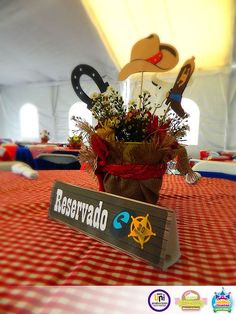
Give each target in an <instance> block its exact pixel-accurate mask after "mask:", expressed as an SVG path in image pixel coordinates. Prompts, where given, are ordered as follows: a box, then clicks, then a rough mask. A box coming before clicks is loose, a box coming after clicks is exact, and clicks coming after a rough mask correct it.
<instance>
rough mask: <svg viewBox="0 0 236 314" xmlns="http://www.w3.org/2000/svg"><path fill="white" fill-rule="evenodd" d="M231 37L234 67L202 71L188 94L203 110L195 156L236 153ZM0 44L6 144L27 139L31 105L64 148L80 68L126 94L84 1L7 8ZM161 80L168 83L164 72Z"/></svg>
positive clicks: (0, 110) (0, 106)
mask: <svg viewBox="0 0 236 314" xmlns="http://www.w3.org/2000/svg"><path fill="white" fill-rule="evenodd" d="M147 1H148V0H147ZM161 1H162V2H163V1H164V0H161ZM166 1H167V2H168V0H166ZM208 1H209V0H208ZM229 1H231V0H229ZM193 14H194V12H193ZM116 18H121V17H120V16H117V17H116V16H115V15H114V19H116ZM206 31H207V30H206ZM153 32H156V33H158V30H154V31H153ZM147 35H148V34H147ZM159 35H160V37H161V34H159ZM120 36H125V35H124V34H120ZM232 38H233V39H234V47H233V50H232V52H231V55H232V63H231V65H232V67H229V66H227V67H226V68H224V69H219V70H218V71H215V72H195V73H194V75H193V82H192V84H191V85H190V86H189V87H188V88H187V89H186V91H185V93H184V97H187V98H190V99H191V100H193V101H194V102H196V104H197V105H198V106H199V109H200V127H199V137H198V145H197V146H192V147H189V148H188V150H189V151H190V155H191V156H192V157H198V152H199V150H200V149H208V150H223V149H231V150H233V149H234V150H236V140H235V139H236V129H235V119H236V93H235V86H236V84H235V83H236V40H235V30H232ZM0 40H1V43H2V45H1V50H0V137H5V138H12V139H13V140H20V139H21V134H20V120H19V111H20V108H21V107H22V105H24V104H25V103H32V104H34V105H36V107H37V108H38V113H39V128H40V130H42V129H47V130H48V131H49V132H50V134H51V140H52V141H57V142H58V141H62V142H65V141H66V139H67V138H68V112H69V109H70V107H71V106H72V105H73V104H74V103H75V102H77V101H79V98H78V96H77V95H76V94H75V92H74V90H73V88H72V85H71V82H70V76H71V72H72V70H73V69H74V68H75V67H76V66H77V65H78V64H88V65H90V66H92V67H94V68H95V69H96V70H97V71H98V72H99V73H100V75H101V76H102V77H103V78H104V80H105V81H108V83H109V84H110V85H112V86H114V88H116V89H118V90H120V91H121V92H122V93H123V90H124V87H125V86H126V83H125V82H123V83H121V82H119V81H118V72H119V70H118V69H117V68H116V66H115V64H114V63H113V61H112V58H111V57H110V55H109V53H108V52H107V50H106V48H105V46H104V45H103V43H102V41H101V39H100V36H99V34H98V32H97V31H96V29H95V27H94V26H93V24H92V23H91V21H90V19H89V18H88V16H87V14H86V11H85V9H84V7H83V6H82V4H81V1H79V0H67V1H65V0H50V1H46V0H45V1H44V0H43V1H31V0H11V1H8V0H5V1H1V2H0ZM209 44H210V43H209ZM203 48H204V47H203ZM190 57H191V56H190ZM127 61H129V60H127ZM196 62H197V60H196ZM157 77H158V78H161V79H163V80H165V79H166V78H165V76H161V75H159V73H157ZM175 77H176V75H173V76H172V77H171V81H172V82H173V81H174V79H175ZM83 81H84V84H85V86H86V91H87V94H88V95H89V94H91V93H92V92H94V91H96V90H95V87H96V86H95V85H94V83H92V82H91V80H90V79H88V78H87V77H86V76H85V77H84V78H83ZM131 85H132V84H131ZM131 97H132V95H131ZM78 115H79V113H78Z"/></svg>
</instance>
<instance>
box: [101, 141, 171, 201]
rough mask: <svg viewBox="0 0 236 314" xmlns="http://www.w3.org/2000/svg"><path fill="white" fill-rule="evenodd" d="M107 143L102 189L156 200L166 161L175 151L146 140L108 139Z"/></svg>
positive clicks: (146, 199)
mask: <svg viewBox="0 0 236 314" xmlns="http://www.w3.org/2000/svg"><path fill="white" fill-rule="evenodd" d="M106 145H107V148H108V151H109V156H108V157H107V165H106V167H105V168H104V169H105V170H108V171H104V175H103V186H104V190H105V191H106V192H108V193H112V194H116V195H121V196H124V197H127V198H131V199H135V200H139V201H142V202H147V203H152V204H156V203H157V201H158V198H159V192H160V189H161V185H162V178H163V174H164V173H165V170H166V165H167V162H168V161H169V160H170V159H171V158H173V157H174V155H175V154H176V152H174V150H170V149H165V148H161V149H160V148H158V147H157V146H155V145H154V144H153V143H146V142H137V143H136V142H107V143H106ZM116 165H117V167H119V171H118V172H117V171H116ZM120 166H121V167H120ZM114 168H115V170H114ZM122 168H124V169H122ZM120 170H121V171H120Z"/></svg>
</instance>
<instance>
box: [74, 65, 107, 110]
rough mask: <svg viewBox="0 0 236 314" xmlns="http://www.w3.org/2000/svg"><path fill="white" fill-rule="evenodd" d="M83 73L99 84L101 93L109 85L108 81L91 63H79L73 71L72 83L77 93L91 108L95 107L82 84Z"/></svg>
mask: <svg viewBox="0 0 236 314" xmlns="http://www.w3.org/2000/svg"><path fill="white" fill-rule="evenodd" d="M82 75H87V76H89V77H90V78H91V79H92V80H93V81H94V82H95V84H96V85H97V87H98V88H99V90H100V92H101V93H104V92H105V91H106V89H107V87H108V86H109V84H108V83H107V82H104V81H103V79H102V77H101V76H100V75H99V73H98V72H97V71H96V70H95V69H94V68H93V67H91V66H90V65H87V64H79V65H78V66H77V67H75V68H74V70H73V71H72V73H71V83H72V86H73V88H74V91H75V93H76V95H77V96H78V97H79V98H80V99H81V100H82V101H83V102H85V103H86V104H87V108H88V109H89V110H91V109H92V107H93V102H92V99H91V98H90V97H89V96H88V95H87V94H86V93H85V91H84V90H83V89H82V87H81V84H80V79H81V76H82Z"/></svg>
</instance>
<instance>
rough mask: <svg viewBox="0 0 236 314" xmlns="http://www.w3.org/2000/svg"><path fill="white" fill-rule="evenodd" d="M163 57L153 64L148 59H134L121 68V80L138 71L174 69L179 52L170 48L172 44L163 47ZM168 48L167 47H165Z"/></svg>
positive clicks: (119, 77)
mask: <svg viewBox="0 0 236 314" xmlns="http://www.w3.org/2000/svg"><path fill="white" fill-rule="evenodd" d="M161 48H162V49H161V52H162V55H163V56H162V59H161V61H160V62H158V63H157V64H152V63H150V62H148V61H146V60H142V59H140V60H133V61H131V62H130V63H128V64H126V65H125V66H124V67H123V69H121V71H120V73H119V76H118V79H119V80H120V81H123V80H125V79H126V78H127V77H128V76H130V75H131V74H134V73H138V72H166V71H169V70H171V69H173V68H174V67H175V66H176V64H177V63H178V61H179V58H178V53H177V52H176V50H175V49H174V50H173V51H172V50H171V49H170V46H168V47H167V45H166V47H165V46H162V47H161ZM165 48H167V49H165ZM171 48H172V47H171Z"/></svg>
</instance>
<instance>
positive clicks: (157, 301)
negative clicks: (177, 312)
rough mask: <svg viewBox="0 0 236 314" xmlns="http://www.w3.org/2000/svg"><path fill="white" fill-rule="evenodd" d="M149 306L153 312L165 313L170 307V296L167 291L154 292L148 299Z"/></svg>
mask: <svg viewBox="0 0 236 314" xmlns="http://www.w3.org/2000/svg"><path fill="white" fill-rule="evenodd" d="M148 304H149V306H150V308H151V309H152V310H153V311H156V312H163V311H165V310H166V309H168V307H169V306H170V296H169V294H168V293H167V292H166V291H165V290H162V289H157V290H154V291H152V292H151V293H150V295H149V297H148Z"/></svg>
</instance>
